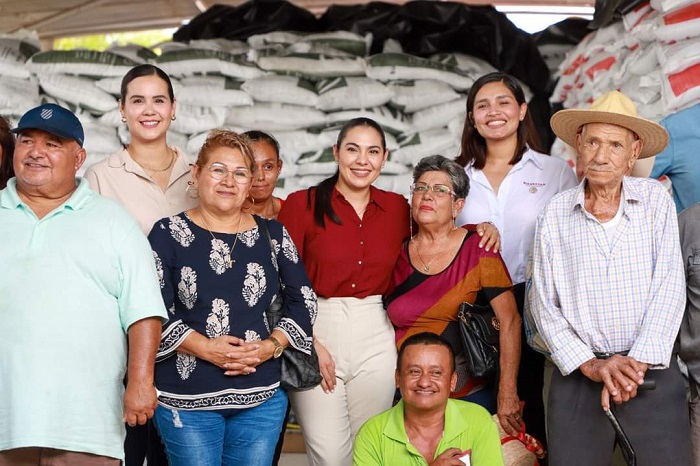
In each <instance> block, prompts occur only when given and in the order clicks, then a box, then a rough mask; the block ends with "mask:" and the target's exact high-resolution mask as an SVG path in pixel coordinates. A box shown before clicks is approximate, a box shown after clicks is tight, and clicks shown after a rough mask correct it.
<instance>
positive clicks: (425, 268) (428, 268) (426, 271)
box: [423, 265, 430, 273]
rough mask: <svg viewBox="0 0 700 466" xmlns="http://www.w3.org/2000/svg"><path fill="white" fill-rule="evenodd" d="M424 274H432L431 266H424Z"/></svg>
mask: <svg viewBox="0 0 700 466" xmlns="http://www.w3.org/2000/svg"><path fill="white" fill-rule="evenodd" d="M423 272H425V273H428V272H430V266H429V265H424V266H423Z"/></svg>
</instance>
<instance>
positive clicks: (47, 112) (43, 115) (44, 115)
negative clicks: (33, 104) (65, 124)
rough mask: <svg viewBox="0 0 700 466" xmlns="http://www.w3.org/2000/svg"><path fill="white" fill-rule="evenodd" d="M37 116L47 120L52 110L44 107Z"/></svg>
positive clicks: (51, 114)
mask: <svg viewBox="0 0 700 466" xmlns="http://www.w3.org/2000/svg"><path fill="white" fill-rule="evenodd" d="M39 116H40V117H41V118H42V119H44V120H48V119H49V118H51V117H52V116H53V110H52V109H50V108H45V109H43V110H42V111H41V113H40V114H39Z"/></svg>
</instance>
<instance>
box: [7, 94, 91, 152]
mask: <svg viewBox="0 0 700 466" xmlns="http://www.w3.org/2000/svg"><path fill="white" fill-rule="evenodd" d="M25 129H39V130H42V131H46V132H47V133H51V134H54V135H56V136H60V137H62V138H64V139H73V140H75V142H77V143H78V144H79V145H80V147H83V141H84V140H85V132H84V131H83V125H81V124H80V120H78V117H76V116H75V114H73V112H71V111H70V110H68V109H66V108H63V107H61V106H60V105H56V104H44V105H40V106H38V107H35V108H33V109H31V110H29V111H28V112H27V113H25V114H24V115H22V118H20V120H19V124H18V125H17V127H16V128H15V129H13V130H11V131H12V132H13V133H15V134H16V133H21V132H22V131H24V130H25Z"/></svg>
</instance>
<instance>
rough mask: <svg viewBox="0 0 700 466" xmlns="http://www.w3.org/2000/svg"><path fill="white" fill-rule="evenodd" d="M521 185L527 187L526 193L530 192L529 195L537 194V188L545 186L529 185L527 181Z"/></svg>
mask: <svg viewBox="0 0 700 466" xmlns="http://www.w3.org/2000/svg"><path fill="white" fill-rule="evenodd" d="M523 184H524V185H525V186H528V191H529V192H530V194H535V193H537V190H538V189H539V188H542V187H544V186H545V185H546V183H530V182H528V181H523Z"/></svg>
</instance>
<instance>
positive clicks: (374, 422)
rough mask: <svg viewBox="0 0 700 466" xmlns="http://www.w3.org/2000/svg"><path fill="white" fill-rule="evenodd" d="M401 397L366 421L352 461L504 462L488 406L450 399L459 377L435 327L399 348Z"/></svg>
mask: <svg viewBox="0 0 700 466" xmlns="http://www.w3.org/2000/svg"><path fill="white" fill-rule="evenodd" d="M396 367H397V369H396V385H397V386H398V388H399V390H400V391H401V398H402V399H401V401H399V403H398V404H397V405H396V406H394V407H393V408H391V409H389V410H387V411H384V412H383V413H381V414H378V415H377V416H375V417H373V418H371V419H370V420H369V421H367V422H366V423H365V424H364V425H363V426H362V428H361V429H360V431H359V432H358V434H357V437H356V438H355V448H354V449H353V466H368V465H372V466H375V465H387V466H393V465H421V466H464V465H468V466H472V465H473V466H502V465H503V457H502V454H501V442H500V438H499V435H498V430H497V428H496V424H494V422H493V420H492V419H491V416H490V415H489V413H488V411H486V410H485V409H484V408H482V407H481V406H478V405H476V404H473V403H468V402H466V401H460V400H451V399H450V392H451V391H452V390H454V388H455V385H456V383H457V374H456V373H455V364H454V354H453V353H452V348H451V347H450V345H449V343H447V342H446V341H445V340H444V339H443V338H441V337H440V336H438V335H435V334H434V333H428V332H425V333H419V334H417V335H413V336H411V337H409V338H408V339H407V340H406V341H405V342H404V344H403V346H402V347H401V350H400V351H399V355H398V360H397V364H396Z"/></svg>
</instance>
